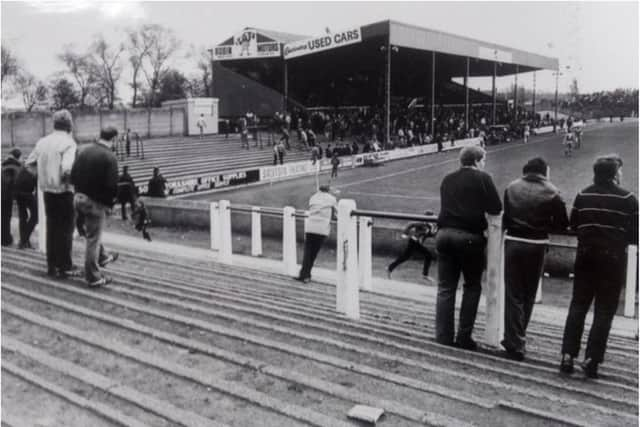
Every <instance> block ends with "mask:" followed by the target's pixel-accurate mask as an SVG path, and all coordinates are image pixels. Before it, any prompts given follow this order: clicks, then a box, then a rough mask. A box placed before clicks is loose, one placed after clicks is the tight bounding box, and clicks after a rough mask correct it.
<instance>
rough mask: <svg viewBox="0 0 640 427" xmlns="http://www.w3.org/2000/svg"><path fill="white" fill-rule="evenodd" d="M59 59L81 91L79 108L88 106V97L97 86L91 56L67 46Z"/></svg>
mask: <svg viewBox="0 0 640 427" xmlns="http://www.w3.org/2000/svg"><path fill="white" fill-rule="evenodd" d="M58 59H60V61H62V62H64V64H65V65H66V66H67V68H68V69H69V72H70V73H71V75H72V76H73V79H74V80H75V82H76V84H77V85H78V88H79V90H80V93H79V96H78V98H79V101H80V104H79V107H80V108H82V107H84V106H86V100H87V95H89V94H90V93H91V92H92V91H93V90H94V89H95V85H96V80H95V73H94V70H93V61H92V58H91V56H90V55H89V54H88V53H78V52H75V51H74V48H73V46H71V45H67V46H65V47H64V51H63V52H62V53H61V54H60V55H58Z"/></svg>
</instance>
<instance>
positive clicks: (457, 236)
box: [436, 146, 502, 350]
mask: <svg viewBox="0 0 640 427" xmlns="http://www.w3.org/2000/svg"><path fill="white" fill-rule="evenodd" d="M485 157H486V152H485V151H484V149H482V148H481V147H477V146H471V147H465V148H463V149H462V151H461V152H460V165H461V167H460V169H458V170H457V171H455V172H452V173H450V174H448V175H447V176H445V177H444V179H443V180H442V184H441V186H440V215H439V217H438V228H439V231H438V234H437V237H436V248H437V252H438V296H437V301H436V341H437V342H439V343H441V344H445V345H455V346H457V347H460V348H463V349H467V350H475V349H476V347H477V345H476V343H475V341H474V340H473V339H472V337H471V334H472V332H473V326H474V323H475V319H476V314H477V311H478V302H479V301H480V293H481V292H482V287H481V284H480V282H481V278H482V272H483V270H484V268H485V264H486V254H485V250H486V245H487V239H486V237H485V236H484V233H485V230H486V229H487V219H486V217H485V215H486V214H489V215H498V214H499V213H500V211H501V210H502V202H501V201H500V196H499V195H498V191H497V190H496V187H495V185H494V183H493V180H492V178H491V176H490V175H489V174H488V173H486V172H484V170H483V169H484V166H485ZM461 273H462V275H463V278H464V288H463V296H462V307H461V308H460V321H459V324H458V333H457V337H456V339H455V341H454V311H455V300H456V290H457V288H458V281H459V279H460V274H461Z"/></svg>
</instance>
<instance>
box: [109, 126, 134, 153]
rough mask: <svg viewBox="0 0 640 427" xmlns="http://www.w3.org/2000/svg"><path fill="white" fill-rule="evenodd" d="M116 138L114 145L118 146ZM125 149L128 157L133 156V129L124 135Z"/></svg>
mask: <svg viewBox="0 0 640 427" xmlns="http://www.w3.org/2000/svg"><path fill="white" fill-rule="evenodd" d="M115 141H116V140H115V138H114V140H113V144H116V142H115ZM124 149H125V153H126V154H127V157H129V156H130V155H131V129H127V133H125V134H124Z"/></svg>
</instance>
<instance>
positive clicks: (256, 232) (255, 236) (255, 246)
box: [251, 206, 262, 256]
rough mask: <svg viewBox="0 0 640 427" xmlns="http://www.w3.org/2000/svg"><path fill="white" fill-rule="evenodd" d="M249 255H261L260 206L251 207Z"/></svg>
mask: <svg viewBox="0 0 640 427" xmlns="http://www.w3.org/2000/svg"><path fill="white" fill-rule="evenodd" d="M251 211H252V212H251V256H262V221H261V218H260V208H258V207H255V206H253V207H252V208H251Z"/></svg>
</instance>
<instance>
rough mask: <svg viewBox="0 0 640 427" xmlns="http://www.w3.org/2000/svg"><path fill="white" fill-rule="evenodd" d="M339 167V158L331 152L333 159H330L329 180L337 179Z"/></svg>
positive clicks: (334, 151) (335, 153)
mask: <svg viewBox="0 0 640 427" xmlns="http://www.w3.org/2000/svg"><path fill="white" fill-rule="evenodd" d="M339 166H340V158H339V157H338V152H337V151H336V150H333V157H331V178H337V177H338V167H339Z"/></svg>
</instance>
